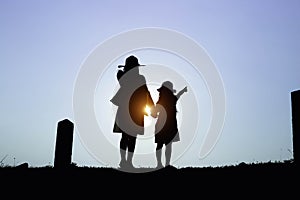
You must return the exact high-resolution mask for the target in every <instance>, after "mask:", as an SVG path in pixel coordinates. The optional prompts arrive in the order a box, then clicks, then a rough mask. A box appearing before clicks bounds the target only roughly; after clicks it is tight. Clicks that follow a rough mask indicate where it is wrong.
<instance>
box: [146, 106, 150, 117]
mask: <svg viewBox="0 0 300 200" xmlns="http://www.w3.org/2000/svg"><path fill="white" fill-rule="evenodd" d="M145 112H146V113H147V115H148V116H149V115H151V108H150V107H149V106H148V105H146V107H145Z"/></svg>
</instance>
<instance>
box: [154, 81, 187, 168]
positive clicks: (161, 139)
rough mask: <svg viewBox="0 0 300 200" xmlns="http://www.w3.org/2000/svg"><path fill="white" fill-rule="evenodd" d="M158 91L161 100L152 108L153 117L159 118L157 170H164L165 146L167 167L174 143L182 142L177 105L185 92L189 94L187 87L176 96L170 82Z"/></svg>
mask: <svg viewBox="0 0 300 200" xmlns="http://www.w3.org/2000/svg"><path fill="white" fill-rule="evenodd" d="M157 91H159V99H158V101H157V103H156V106H155V107H153V108H152V110H151V114H152V117H155V118H157V122H156V124H155V143H157V146H156V160H157V168H162V167H163V165H162V162H161V154H162V147H163V145H165V147H166V150H165V158H166V166H169V165H170V160H171V154H172V143H173V142H178V141H180V137H179V133H178V127H177V118H176V113H177V109H176V104H177V101H178V99H179V97H180V96H181V95H182V94H183V93H184V92H187V87H185V88H184V89H182V90H181V91H180V92H178V94H176V95H175V93H176V90H174V89H173V84H172V83H171V82H170V81H165V82H164V83H163V84H162V86H161V87H160V88H159V89H157Z"/></svg>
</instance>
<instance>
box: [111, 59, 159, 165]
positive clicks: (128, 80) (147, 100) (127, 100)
mask: <svg viewBox="0 0 300 200" xmlns="http://www.w3.org/2000/svg"><path fill="white" fill-rule="evenodd" d="M140 66H144V65H140V64H139V62H138V59H137V58H136V57H135V56H129V57H128V58H126V60H125V65H124V66H123V65H119V68H121V69H119V70H118V73H117V79H118V81H119V84H120V88H119V90H118V91H117V93H116V94H115V96H114V97H113V98H112V99H111V102H112V103H113V104H115V105H116V106H118V110H117V114H116V119H115V124H114V128H113V132H116V133H122V138H121V140H120V156H121V161H120V164H119V165H120V167H121V168H126V167H129V168H133V164H132V158H133V153H134V149H135V143H136V138H137V135H143V134H144V115H147V113H146V112H145V107H146V105H148V106H150V107H152V106H153V105H154V103H153V100H152V98H151V95H150V92H149V90H148V88H147V85H146V79H145V77H144V76H143V75H141V74H139V67H140ZM126 153H127V159H126Z"/></svg>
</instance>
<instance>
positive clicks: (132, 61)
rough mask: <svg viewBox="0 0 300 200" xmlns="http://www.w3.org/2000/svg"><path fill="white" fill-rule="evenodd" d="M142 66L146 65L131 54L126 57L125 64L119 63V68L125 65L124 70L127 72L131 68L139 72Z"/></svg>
mask: <svg viewBox="0 0 300 200" xmlns="http://www.w3.org/2000/svg"><path fill="white" fill-rule="evenodd" d="M140 66H145V65H141V64H139V61H138V59H137V58H136V57H135V56H133V55H131V56H129V57H128V58H126V60H125V65H119V68H120V67H123V68H124V72H127V71H129V70H135V71H137V72H138V71H139V67H140Z"/></svg>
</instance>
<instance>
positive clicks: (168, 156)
mask: <svg viewBox="0 0 300 200" xmlns="http://www.w3.org/2000/svg"><path fill="white" fill-rule="evenodd" d="M171 155H172V142H170V143H169V144H167V145H166V152H165V156H166V166H168V165H170V160H171Z"/></svg>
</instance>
